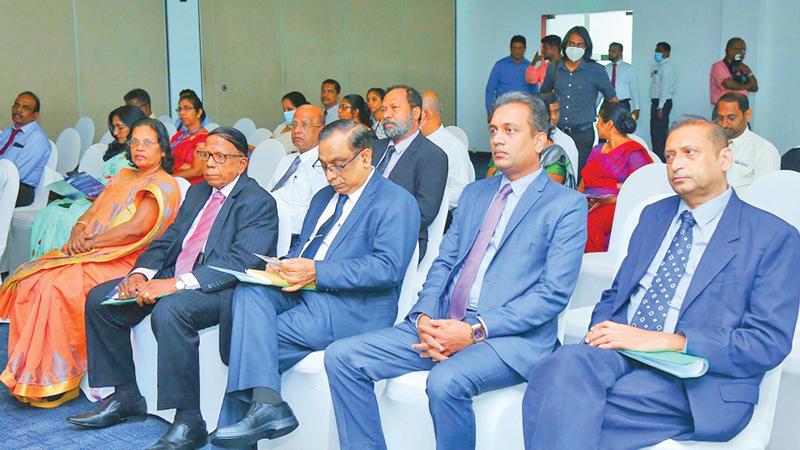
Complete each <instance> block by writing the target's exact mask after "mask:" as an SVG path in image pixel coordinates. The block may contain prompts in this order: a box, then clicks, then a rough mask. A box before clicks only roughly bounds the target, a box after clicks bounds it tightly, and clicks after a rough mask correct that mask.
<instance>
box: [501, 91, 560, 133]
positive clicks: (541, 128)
mask: <svg viewBox="0 0 800 450" xmlns="http://www.w3.org/2000/svg"><path fill="white" fill-rule="evenodd" d="M510 103H518V104H520V105H525V106H527V107H528V110H529V111H530V113H531V114H530V116H529V117H528V125H530V126H531V130H532V131H533V133H534V134H535V133H539V132H542V133H547V131H548V130H549V128H550V127H549V125H550V111H549V110H548V108H547V107H546V106H545V105H544V102H543V101H542V100H541V99H539V98H536V97H534V96H532V95H530V94H525V93H523V92H519V91H514V92H506V93H505V94H503V95H501V96H500V97H498V98H497V100H495V101H494V105H493V106H492V114H494V112H495V111H497V110H498V108H500V107H501V106H505V105H508V104H510Z"/></svg>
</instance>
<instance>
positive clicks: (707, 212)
mask: <svg viewBox="0 0 800 450" xmlns="http://www.w3.org/2000/svg"><path fill="white" fill-rule="evenodd" d="M732 192H733V190H732V189H731V187H730V186H728V189H726V190H725V192H723V193H722V194H720V195H718V196H716V197H714V198H712V199H711V200H709V201H707V202H705V203H703V204H702V205H700V206H698V207H697V208H695V209H691V208H689V205H687V204H686V202H684V201H683V200H681V202H680V204H679V205H678V214H677V216H676V217H675V219H674V220H680V215H681V213H682V212H683V211H686V210H689V211H691V212H692V217H694V221H695V223H697V226H698V227H700V229H702V228H703V227H705V226H706V225H708V224H709V223H711V221H713V220H714V219H715V218H716V217H717V216H719V215H720V214H722V212H723V211H725V207H726V206H728V201H730V199H731V193H732Z"/></svg>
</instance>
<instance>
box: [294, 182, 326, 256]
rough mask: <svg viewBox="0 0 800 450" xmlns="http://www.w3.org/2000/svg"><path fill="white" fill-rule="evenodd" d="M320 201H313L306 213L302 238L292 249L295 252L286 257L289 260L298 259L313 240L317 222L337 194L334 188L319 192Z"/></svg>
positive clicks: (301, 230) (323, 189) (301, 233)
mask: <svg viewBox="0 0 800 450" xmlns="http://www.w3.org/2000/svg"><path fill="white" fill-rule="evenodd" d="M319 192H320V194H316V195H319V199H318V200H317V201H316V202H314V201H313V200H312V203H311V205H310V206H309V208H308V212H306V216H305V217H304V218H303V227H302V228H301V229H300V238H299V239H298V241H297V244H296V245H295V246H293V247H292V250H293V251H290V252H289V253H288V254H287V255H286V257H287V258H297V257H298V256H300V252H301V251H302V250H303V246H304V245H306V243H307V242H308V241H309V239H310V238H311V233H313V232H314V228H315V227H316V226H317V222H319V218H320V216H321V215H322V212H323V211H325V207H326V206H328V203H329V202H330V201H331V197H333V195H334V194H335V193H336V191H334V190H333V188H332V187H330V186H326V187H324V188H322V190H320V191H319Z"/></svg>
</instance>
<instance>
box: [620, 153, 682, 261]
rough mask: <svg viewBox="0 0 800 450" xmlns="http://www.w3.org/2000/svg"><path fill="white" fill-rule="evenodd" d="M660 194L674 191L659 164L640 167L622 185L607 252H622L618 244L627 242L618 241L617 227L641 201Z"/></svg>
mask: <svg viewBox="0 0 800 450" xmlns="http://www.w3.org/2000/svg"><path fill="white" fill-rule="evenodd" d="M661 193H671V194H672V193H674V191H673V190H672V187H671V186H670V185H669V181H668V180H667V166H666V165H665V164H663V163H660V162H654V163H653V164H648V165H646V166H642V167H640V168H639V169H638V170H636V171H635V172H633V173H632V174H631V175H630V176H629V177H628V179H627V180H625V182H624V183H622V188H621V189H620V191H619V196H618V197H617V206H616V211H615V212H614V222H613V224H612V225H611V237H610V238H609V244H608V251H609V252H613V253H614V254H615V255H616V254H618V252H619V250H620V249H621V248H622V249H623V250H624V246H621V245H620V244H627V241H624V240H622V239H620V231H621V227H620V226H617V225H624V224H625V221H626V220H627V217H628V216H629V215H630V214H631V211H633V209H635V208H636V207H637V206H639V205H640V204H641V203H642V201H644V200H646V199H648V198H650V197H652V196H654V195H657V194H661ZM637 220H638V219H637Z"/></svg>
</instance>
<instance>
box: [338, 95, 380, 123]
mask: <svg viewBox="0 0 800 450" xmlns="http://www.w3.org/2000/svg"><path fill="white" fill-rule="evenodd" d="M339 119H344V120H352V121H354V122H356V123H360V124H361V125H364V126H365V127H367V128H368V129H370V130H372V115H371V114H370V111H369V109H368V107H367V103H366V102H365V101H364V97H362V96H360V95H358V94H350V95H345V96H344V97H342V99H341V100H340V101H339Z"/></svg>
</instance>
